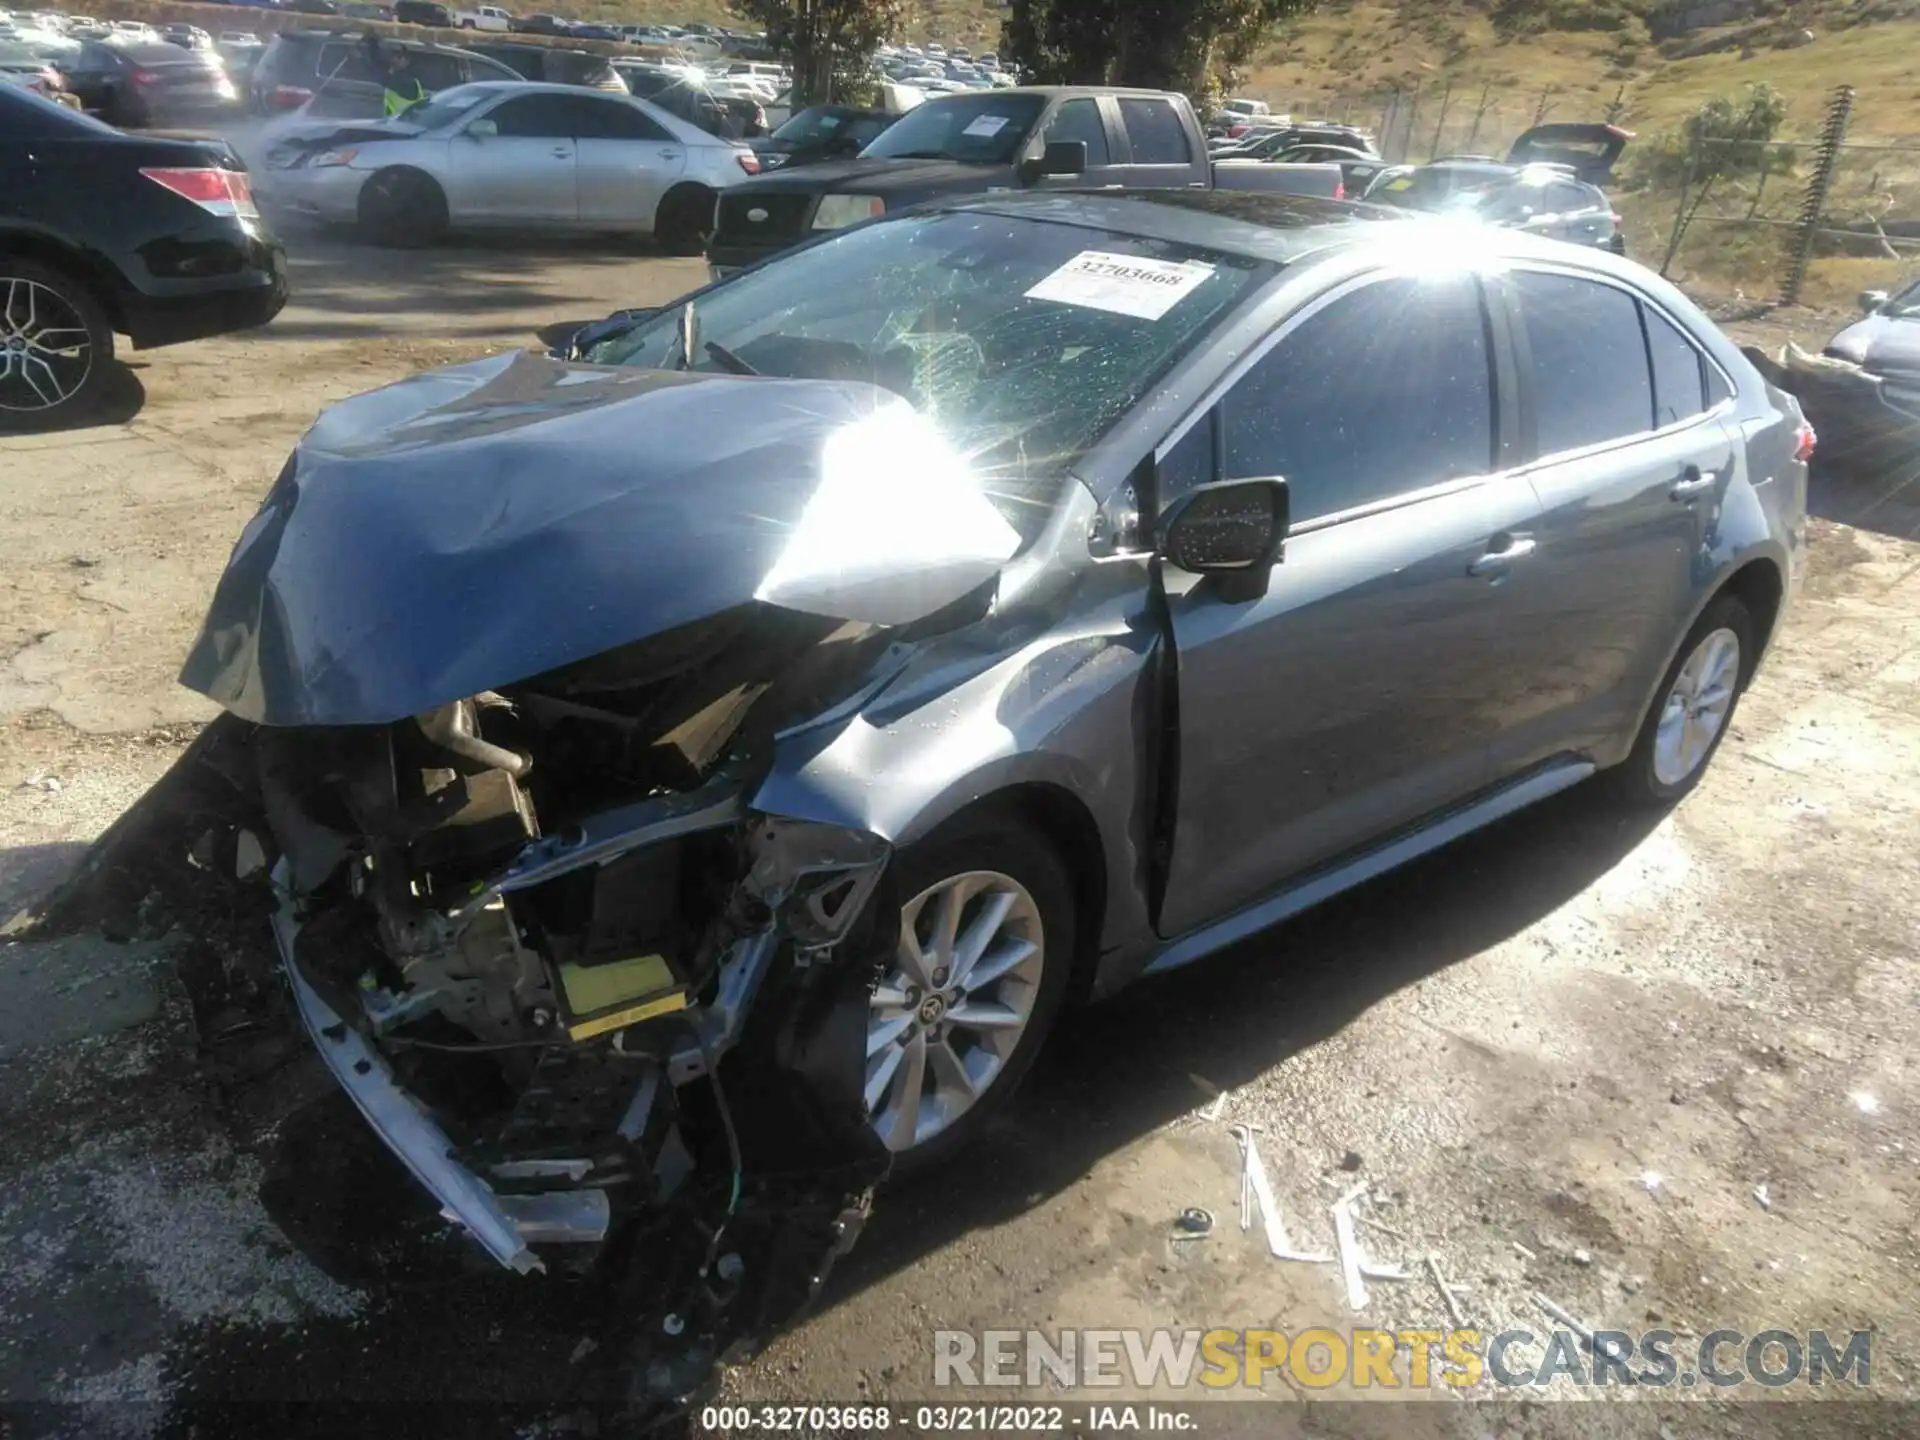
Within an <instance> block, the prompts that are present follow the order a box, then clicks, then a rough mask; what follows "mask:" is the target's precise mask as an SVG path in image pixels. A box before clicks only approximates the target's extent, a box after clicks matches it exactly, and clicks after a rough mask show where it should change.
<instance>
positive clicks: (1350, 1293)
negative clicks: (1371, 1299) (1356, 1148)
mask: <svg viewBox="0 0 1920 1440" xmlns="http://www.w3.org/2000/svg"><path fill="white" fill-rule="evenodd" d="M1366 1193H1367V1187H1366V1186H1365V1185H1356V1186H1354V1187H1353V1189H1351V1190H1349V1191H1348V1192H1347V1193H1346V1194H1344V1195H1342V1196H1341V1197H1340V1198H1339V1199H1338V1200H1336V1201H1334V1202H1333V1238H1334V1244H1335V1245H1336V1246H1337V1247H1338V1248H1339V1251H1340V1274H1341V1276H1342V1278H1344V1279H1345V1280H1346V1282H1347V1304H1348V1305H1349V1306H1351V1307H1352V1308H1353V1309H1355V1310H1364V1309H1366V1308H1367V1299H1368V1297H1367V1282H1366V1278H1365V1276H1364V1275H1362V1273H1361V1266H1362V1264H1363V1258H1364V1257H1362V1255H1361V1253H1360V1241H1359V1239H1358V1238H1357V1237H1356V1236H1355V1235H1354V1233H1353V1209H1352V1206H1353V1202H1354V1201H1355V1200H1358V1199H1359V1198H1360V1197H1361V1196H1362V1195H1364V1194H1366Z"/></svg>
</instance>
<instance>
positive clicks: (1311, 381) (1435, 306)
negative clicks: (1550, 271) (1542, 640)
mask: <svg viewBox="0 0 1920 1440" xmlns="http://www.w3.org/2000/svg"><path fill="white" fill-rule="evenodd" d="M1498 358H1499V351H1498V350H1497V348H1496V346H1495V344H1494V339H1493V334H1492V332H1491V329H1490V327H1489V324H1488V319H1487V315H1486V312H1485V310H1484V309H1483V305H1482V299H1481V289H1480V285H1479V282H1478V280H1477V278H1476V277H1475V276H1473V275H1472V274H1462V273H1459V272H1457V271H1456V272H1454V273H1451V274H1441V275H1432V276H1413V275H1382V276H1377V277H1371V278H1368V279H1366V280H1363V281H1360V282H1357V283H1353V284H1349V285H1347V286H1345V287H1343V288H1341V289H1339V290H1337V291H1335V292H1334V293H1332V294H1331V295H1329V296H1325V297H1322V298H1321V299H1320V300H1318V301H1316V302H1315V303H1314V305H1313V306H1312V307H1310V308H1309V309H1308V310H1306V311H1305V312H1303V314H1302V315H1301V316H1300V317H1299V318H1297V319H1295V320H1294V321H1292V322H1289V326H1288V328H1287V329H1285V330H1284V331H1283V332H1282V334H1281V336H1280V338H1279V340H1278V343H1276V344H1274V345H1273V347H1272V348H1271V349H1269V350H1267V351H1266V352H1265V353H1264V354H1260V355H1258V357H1257V358H1256V359H1255V360H1254V361H1253V363H1252V364H1251V367H1250V368H1249V369H1248V370H1247V371H1246V372H1245V373H1244V375H1242V376H1241V378H1239V379H1238V380H1237V381H1235V382H1234V383H1233V385H1232V387H1231V389H1230V390H1228V392H1227V393H1226V395H1225V396H1224V398H1222V399H1221V401H1220V402H1219V404H1218V406H1217V407H1216V408H1215V410H1214V411H1213V412H1211V414H1210V415H1209V416H1208V417H1206V418H1203V419H1202V420H1201V421H1200V422H1198V423H1196V424H1194V425H1193V426H1192V427H1191V428H1189V429H1187V430H1186V431H1185V432H1184V433H1183V434H1181V435H1178V436H1177V437H1176V438H1175V439H1174V441H1173V442H1172V443H1170V444H1169V445H1167V446H1166V447H1164V448H1163V450H1162V453H1161V457H1160V460H1161V463H1160V491H1161V493H1160V496H1159V504H1160V505H1161V506H1162V508H1164V506H1165V505H1166V504H1167V503H1168V502H1169V501H1171V500H1173V499H1177V498H1178V496H1179V495H1180V494H1182V493H1185V491H1186V490H1188V489H1190V488H1191V487H1192V486H1193V485H1195V484H1198V483H1203V482H1205V481H1207V480H1210V479H1213V478H1216V477H1217V478H1222V479H1238V478H1253V477H1259V476H1279V477H1281V478H1284V479H1285V480H1286V481H1287V485H1288V490H1289V494H1290V497H1291V502H1292V516H1293V521H1292V526H1291V528H1290V530H1289V533H1288V538H1287V541H1286V547H1285V551H1284V554H1283V557H1282V560H1281V563H1279V564H1277V565H1275V566H1274V567H1273V569H1272V572H1271V576H1270V580H1269V588H1268V591H1267V593H1266V595H1265V596H1264V597H1262V598H1259V599H1256V600H1241V601H1236V600H1232V599H1229V598H1223V597H1222V596H1221V594H1220V593H1219V592H1218V590H1217V589H1216V587H1215V586H1214V584H1213V583H1212V582H1208V581H1201V580H1198V579H1196V578H1195V577H1194V576H1191V575H1189V574H1186V573H1185V572H1182V571H1179V570H1177V569H1175V568H1174V567H1172V566H1167V567H1166V568H1165V570H1164V572H1163V574H1164V584H1165V586H1166V591H1167V606H1168V612H1169V616H1170V621H1171V626H1172V632H1173V640H1174V645H1173V648H1174V652H1175V655H1176V666H1177V675H1178V687H1179V740H1178V744H1179V755H1178V769H1177V787H1178V799H1177V801H1176V802H1175V814H1176V818H1175V832H1174V837H1173V847H1172V855H1171V859H1170V865H1169V870H1168V884H1167V891H1166V895H1165V897H1164V901H1163V905H1162V911H1161V930H1162V933H1164V934H1167V935H1176V934H1180V933H1182V932H1184V931H1187V930H1190V929H1192V928H1194V927H1195V926H1197V925H1200V924H1203V923H1205V922H1207V921H1208V920H1211V919H1214V918H1216V917H1218V916H1220V915H1223V914H1225V913H1228V912H1230V911H1232V910H1233V909H1235V908H1237V907H1239V906H1240V905H1243V904H1245V903H1248V902H1249V901H1251V900H1254V899H1256V898H1257V897H1259V896H1260V895H1262V894H1264V893H1266V892H1268V891H1271V890H1273V889H1275V888H1277V887H1278V886H1279V885H1280V884H1281V883H1282V882H1283V881H1284V880H1286V879H1287V878H1288V877H1290V876H1294V875H1297V874H1299V873H1300V872H1303V871H1305V870H1309V869H1311V868H1313V867H1315V866H1318V865H1320V864H1323V863H1325V862H1327V861H1329V860H1331V859H1333V858H1334V857H1336V856H1339V855H1340V854H1342V853H1343V852H1346V851H1351V850H1353V849H1355V848H1357V847H1361V846H1364V845H1366V844H1367V843H1368V842H1370V841H1374V840H1377V839H1379V838H1381V837H1383V836H1385V835H1387V834H1389V833H1391V832H1393V831H1395V830H1398V829H1401V828H1404V827H1406V826H1407V825H1409V824H1411V823H1412V822H1415V821H1417V820H1420V819H1421V818H1422V817H1425V816H1427V815H1430V814H1431V813H1433V812H1434V811H1436V810H1439V809H1441V808H1443V807H1445V806H1447V805H1449V804H1451V803H1453V802H1455V801H1457V800H1459V799H1460V798H1461V797H1463V796H1465V795H1467V794H1469V793H1471V792H1472V791H1474V790H1476V789H1478V788H1479V787H1480V786H1482V785H1483V784H1484V783H1486V780H1487V773H1488V763H1489V742H1490V740H1491V734H1492V729H1491V727H1492V725H1493V723H1494V720H1495V717H1497V716H1498V715H1499V714H1500V713H1501V712H1502V711H1503V710H1504V709H1505V708H1506V707H1507V706H1508V704H1509V703H1510V692H1511V691H1512V690H1513V689H1514V688H1515V687H1516V686H1518V685H1521V684H1523V683H1524V677H1522V676H1519V675H1518V674H1517V673H1516V672H1515V671H1514V669H1513V668H1512V667H1511V665H1510V664H1509V659H1508V655H1507V653H1506V650H1505V647H1504V646H1503V644H1502V643H1501V641H1502V637H1503V635H1504V633H1505V631H1506V628H1507V619H1506V617H1507V615H1508V603H1507V597H1508V581H1509V578H1510V576H1511V574H1512V573H1513V572H1515V571H1517V570H1518V569H1519V568H1520V567H1522V566H1524V565H1525V564H1526V563H1527V561H1528V552H1529V550H1530V548H1531V528H1532V525H1533V523H1534V520H1535V519H1536V517H1537V513H1538V502H1537V500H1536V498H1535V496H1534V493H1533V490H1532V487H1531V486H1530V485H1529V484H1528V483H1527V481H1526V480H1525V479H1524V478H1523V477H1515V476H1513V475H1510V474H1503V473H1501V471H1500V468H1499V467H1500V466H1501V464H1502V463H1503V457H1504V455H1505V454H1506V453H1507V452H1508V450H1509V444H1508V439H1509V437H1508V435H1507V434H1506V433H1505V431H1504V429H1503V423H1502V422H1501V421H1500V419H1499V415H1500V414H1501V413H1502V412H1503V411H1504V410H1505V408H1506V407H1496V405H1495V403H1494V401H1495V395H1496V393H1497V392H1498V391H1499V389H1500V385H1499V384H1498V382H1497V381H1496V375H1497V374H1498V373H1499V372H1500V367H1499V366H1498V365H1497V363H1496V362H1497V360H1498Z"/></svg>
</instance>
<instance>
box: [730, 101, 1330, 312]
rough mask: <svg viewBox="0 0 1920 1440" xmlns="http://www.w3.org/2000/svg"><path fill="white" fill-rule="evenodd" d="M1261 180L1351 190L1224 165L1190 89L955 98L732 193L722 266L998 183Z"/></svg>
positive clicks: (1309, 191) (1269, 189)
mask: <svg viewBox="0 0 1920 1440" xmlns="http://www.w3.org/2000/svg"><path fill="white" fill-rule="evenodd" d="M1086 189H1117V190H1169V189H1175V190H1212V189H1221V190H1252V191H1260V192H1264V193H1269V194H1270V193H1275V192H1279V193H1284V194H1298V195H1317V196H1322V197H1326V198H1330V199H1339V198H1342V196H1343V187H1342V183H1341V170H1340V167H1339V165H1337V164H1311V165H1284V164H1266V163H1254V164H1243V163H1231V164H1230V163H1225V162H1223V163H1219V164H1216V163H1215V162H1214V161H1213V160H1212V159H1211V158H1209V156H1208V154H1207V139H1206V134H1205V132H1204V131H1203V130H1202V129H1201V126H1200V122H1199V119H1198V118H1197V117H1196V116H1195V115H1194V113H1193V106H1192V105H1191V104H1189V103H1188V101H1187V97H1186V96H1184V95H1179V94H1175V93H1173V92H1171V91H1166V90H1129V89H1124V88H1118V87H1109V86H1094V85H1036V86H1029V87H1025V88H1013V89H1004V90H976V91H970V92H967V93H965V94H957V95H942V96H938V97H936V98H934V99H931V100H928V101H927V102H926V103H925V104H923V105H919V106H916V107H915V108H914V109H912V110H909V111H908V112H907V113H906V114H905V115H903V116H901V117H900V119H898V120H896V121H895V122H894V123H893V124H892V125H891V126H889V127H888V128H887V129H886V130H884V131H882V132H881V134H880V135H879V137H878V138H877V139H875V140H874V141H873V142H872V143H871V144H869V145H868V146H867V148H866V149H865V150H863V151H861V152H860V155H859V157H858V158H857V159H852V160H841V161H830V162H828V163H826V164H821V165H809V166H806V167H805V168H804V169H801V170H799V171H778V172H775V173H772V174H767V175H761V176H759V177H758V178H756V179H753V180H748V181H746V182H745V183H743V184H738V185H733V186H729V187H728V188H727V189H726V190H724V191H723V192H721V195H720V199H719V202H718V205H717V206H716V210H715V220H714V232H713V237H712V241H711V243H710V244H709V246H708V249H707V258H708V260H709V262H710V263H711V264H712V266H713V268H714V270H715V271H716V272H717V273H721V274H724V273H726V272H727V271H731V270H737V269H739V268H741V267H742V266H745V265H750V264H752V263H753V262H754V261H756V260H759V259H762V258H764V257H765V256H768V255H771V254H773V253H775V252H776V251H780V250H784V249H786V248H787V247H788V246H789V245H797V244H799V243H800V242H801V241H802V240H807V239H811V238H813V237H814V236H816V235H818V234H820V233H821V232H822V231H826V230H835V229H839V228H842V227H844V226H847V225H852V224H856V223H858V222H859V221H862V220H867V219H871V218H872V217H873V216H876V215H882V214H886V213H887V212H889V211H893V210H901V209H905V208H906V207H907V206H909V205H918V204H920V203H922V202H923V201H927V200H933V199H937V198H941V197H944V196H949V195H966V194H980V193H984V192H986V191H991V190H1086Z"/></svg>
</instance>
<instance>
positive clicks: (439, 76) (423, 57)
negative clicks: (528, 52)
mask: <svg viewBox="0 0 1920 1440" xmlns="http://www.w3.org/2000/svg"><path fill="white" fill-rule="evenodd" d="M408 68H409V69H410V70H412V71H413V73H414V75H416V76H417V77H418V78H419V80H420V83H421V84H422V85H424V86H426V87H427V89H429V90H451V89H452V88H453V87H454V86H456V85H464V84H466V83H467V62H466V61H465V60H464V59H462V58H460V57H458V56H454V55H438V54H435V53H433V52H432V51H420V50H416V51H415V52H414V54H413V58H412V61H411V63H410V64H409V66H408ZM473 71H474V74H476V75H477V76H481V77H484V78H486V79H489V80H491V79H493V78H494V67H493V62H491V61H488V60H481V59H479V58H478V57H476V58H475V59H474V61H473ZM508 78H512V74H511V72H508Z"/></svg>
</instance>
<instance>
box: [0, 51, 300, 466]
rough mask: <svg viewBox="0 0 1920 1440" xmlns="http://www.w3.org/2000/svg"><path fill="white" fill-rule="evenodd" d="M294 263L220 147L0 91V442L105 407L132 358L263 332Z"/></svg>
mask: <svg viewBox="0 0 1920 1440" xmlns="http://www.w3.org/2000/svg"><path fill="white" fill-rule="evenodd" d="M286 301H287V279H286V257H285V255H284V253H283V252H282V251H281V248H280V242H279V241H278V240H277V239H275V238H274V235H273V231H271V230H270V229H268V228H267V225H266V222H265V221H263V220H262V219H261V218H260V216H259V213H258V212H257V211H256V210H255V209H254V207H253V194H252V189H251V187H250V185H249V184H248V181H247V167H246V165H245V164H244V163H243V162H242V161H241V159H240V157H239V155H237V154H236V153H235V152H234V150H233V148H232V147H231V146H229V145H228V144H227V142H226V141H224V140H214V139H194V140H187V139H173V138H165V139H163V138H161V137H159V136H155V135H127V134H124V133H122V132H121V131H118V130H115V129H114V128H113V127H112V126H110V125H105V124H102V123H101V122H100V121H98V120H95V119H93V118H91V117H90V116H87V115H83V114H81V113H80V112H79V111H77V110H71V109H68V108H67V107H66V106H64V105H56V104H54V103H52V102H51V101H48V100H44V99H42V98H41V97H40V96H38V95H35V94H33V93H32V92H31V91H29V90H27V89H26V88H25V87H23V86H18V85H0V429H6V428H10V427H17V426H21V425H30V426H36V427H37V426H41V425H52V424H59V423H61V422H63V421H66V420H69V419H71V418H75V417H78V416H80V415H82V414H84V413H85V412H86V411H87V410H88V409H89V408H90V407H91V406H92V405H93V403H94V402H95V401H96V400H97V399H98V398H99V397H100V395H101V392H102V390H103V387H104V386H105V384H106V381H107V378H108V374H109V371H110V367H111V362H112V360H113V337H114V334H115V333H116V332H118V333H119V334H122V335H126V336H128V337H129V338H131V339H132V341H133V344H134V348H135V349H145V348H147V347H149V346H153V345H172V344H174V343H176V342H178V341H181V340H197V339H200V338H202V337H204V336H208V335H219V334H223V333H225V332H226V331H229V330H244V329H247V328H249V327H251V326H254V325H264V324H266V323H267V321H269V320H271V319H272V318H273V317H274V316H275V315H277V314H279V313H280V307H281V306H282V305H284V304H286Z"/></svg>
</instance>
